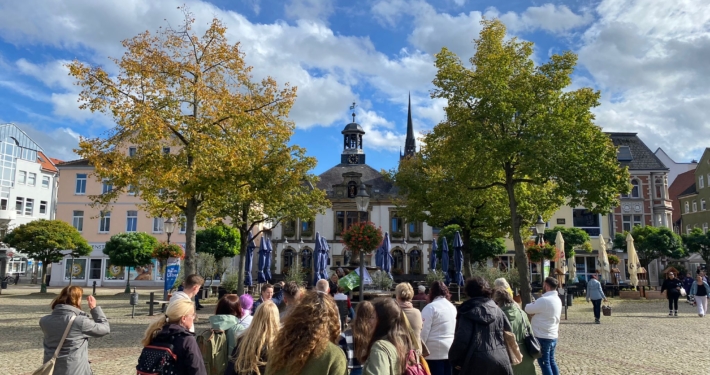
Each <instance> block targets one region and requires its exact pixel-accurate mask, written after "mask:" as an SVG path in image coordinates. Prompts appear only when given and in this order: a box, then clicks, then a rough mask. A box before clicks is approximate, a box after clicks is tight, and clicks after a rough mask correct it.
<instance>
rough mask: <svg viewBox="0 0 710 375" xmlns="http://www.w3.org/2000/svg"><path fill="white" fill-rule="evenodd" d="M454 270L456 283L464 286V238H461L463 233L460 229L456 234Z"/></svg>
mask: <svg viewBox="0 0 710 375" xmlns="http://www.w3.org/2000/svg"><path fill="white" fill-rule="evenodd" d="M454 268H455V269H454V271H455V272H456V280H454V281H456V284H459V285H461V286H463V272H461V269H462V268H463V240H462V239H461V233H459V232H458V231H457V232H456V235H455V236H454Z"/></svg>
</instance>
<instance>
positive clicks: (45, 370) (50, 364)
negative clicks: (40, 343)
mask: <svg viewBox="0 0 710 375" xmlns="http://www.w3.org/2000/svg"><path fill="white" fill-rule="evenodd" d="M74 319H76V315H74V316H72V317H71V319H69V324H67V328H66V329H64V335H62V339H61V340H59V345H57V350H55V351H54V355H53V356H52V358H51V359H50V360H49V361H47V362H45V363H44V364H43V365H42V367H40V368H38V369H37V370H35V372H33V373H32V375H52V374H53V373H54V364H55V363H56V362H57V356H59V351H60V350H61V349H62V345H64V340H66V339H67V335H68V334H69V330H70V329H71V325H72V323H74Z"/></svg>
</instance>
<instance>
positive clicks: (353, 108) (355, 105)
mask: <svg viewBox="0 0 710 375" xmlns="http://www.w3.org/2000/svg"><path fill="white" fill-rule="evenodd" d="M355 107H357V104H355V102H353V105H351V106H350V109H352V111H353V113H352V115H353V122H355Z"/></svg>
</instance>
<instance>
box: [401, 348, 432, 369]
mask: <svg viewBox="0 0 710 375" xmlns="http://www.w3.org/2000/svg"><path fill="white" fill-rule="evenodd" d="M404 375H428V374H427V372H426V371H425V370H424V367H423V366H422V363H421V362H420V361H419V356H418V355H417V352H416V351H414V350H410V351H409V354H408V355H407V367H406V368H405V369H404Z"/></svg>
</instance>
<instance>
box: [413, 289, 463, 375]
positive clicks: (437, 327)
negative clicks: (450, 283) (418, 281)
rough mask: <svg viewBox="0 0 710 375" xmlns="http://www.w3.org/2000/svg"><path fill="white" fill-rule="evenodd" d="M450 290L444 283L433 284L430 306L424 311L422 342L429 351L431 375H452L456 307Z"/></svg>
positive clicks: (428, 359) (428, 358)
mask: <svg viewBox="0 0 710 375" xmlns="http://www.w3.org/2000/svg"><path fill="white" fill-rule="evenodd" d="M450 297H451V295H450V294H449V288H447V287H446V285H444V282H443V281H435V282H433V283H431V287H430V288H429V304H428V305H426V306H424V309H422V319H423V321H424V322H423V324H422V333H421V338H422V342H423V343H424V344H425V345H426V347H427V348H428V349H429V356H427V357H426V361H427V363H428V364H429V369H430V370H431V375H451V364H450V363H449V348H450V347H451V343H452V342H453V341H454V329H455V328H456V307H454V305H453V304H452V303H451V302H450V301H449V298H450Z"/></svg>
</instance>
